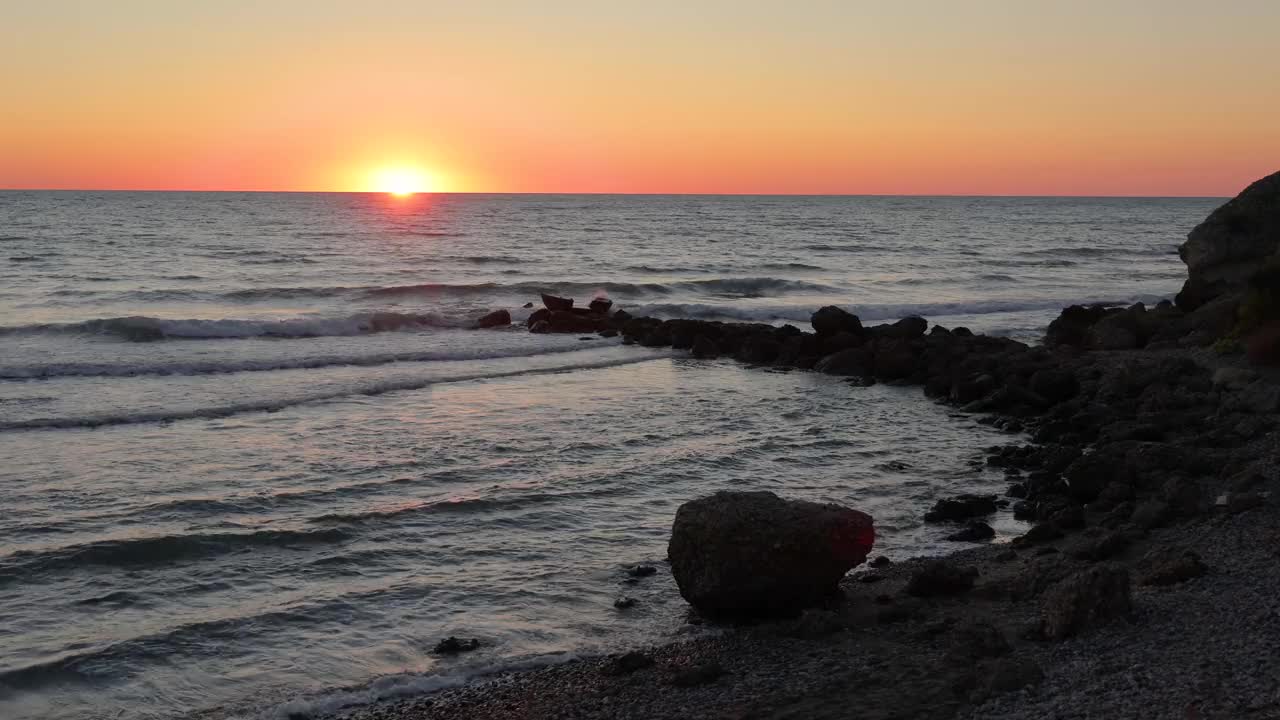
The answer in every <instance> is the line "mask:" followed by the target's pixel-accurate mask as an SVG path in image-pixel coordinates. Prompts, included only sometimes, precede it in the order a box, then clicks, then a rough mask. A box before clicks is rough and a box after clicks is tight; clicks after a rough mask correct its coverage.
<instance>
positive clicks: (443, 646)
mask: <svg viewBox="0 0 1280 720" xmlns="http://www.w3.org/2000/svg"><path fill="white" fill-rule="evenodd" d="M479 647H480V641H479V640H477V639H475V638H471V639H470V640H462V639H460V638H456V637H454V636H452V635H450V636H449V637H447V638H445V639H444V640H441V641H440V642H438V643H436V647H435V650H434V652H435V654H437V655H457V654H458V653H463V652H470V651H472V650H475V649H477V648H479Z"/></svg>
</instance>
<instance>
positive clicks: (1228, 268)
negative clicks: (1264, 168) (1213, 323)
mask: <svg viewBox="0 0 1280 720" xmlns="http://www.w3.org/2000/svg"><path fill="white" fill-rule="evenodd" d="M1277 249H1280V173H1275V174H1273V175H1269V176H1267V177H1265V178H1263V179H1261V180H1259V181H1257V182H1255V183H1254V184H1252V185H1250V186H1249V187H1247V188H1245V190H1244V192H1242V193H1240V194H1239V195H1237V196H1236V197H1235V198H1234V199H1232V200H1231V201H1229V202H1227V204H1225V205H1223V206H1222V207H1220V208H1218V209H1217V210H1214V211H1213V212H1212V213H1211V214H1210V215H1209V217H1208V218H1207V219H1205V221H1204V222H1202V223H1200V224H1199V225H1197V226H1196V228H1195V229H1194V230H1192V231H1191V234H1190V235H1188V236H1187V241H1186V242H1185V243H1183V244H1182V246H1181V247H1179V248H1178V255H1179V256H1181V257H1182V261H1183V262H1184V263H1186V264H1187V281H1186V283H1185V284H1183V286H1182V292H1180V293H1178V298H1177V301H1178V307H1180V308H1182V309H1184V310H1187V311H1191V310H1195V309H1196V308H1198V307H1200V306H1201V305H1203V304H1205V303H1207V302H1209V301H1210V300H1213V299H1214V298H1216V297H1219V296H1221V295H1229V294H1237V293H1239V292H1242V291H1243V290H1244V288H1245V284H1246V283H1247V282H1248V280H1249V278H1250V276H1252V275H1253V273H1254V272H1255V271H1257V269H1258V268H1259V267H1260V266H1262V265H1263V264H1264V263H1265V262H1266V261H1267V260H1268V259H1270V258H1273V257H1275V256H1276V252H1277Z"/></svg>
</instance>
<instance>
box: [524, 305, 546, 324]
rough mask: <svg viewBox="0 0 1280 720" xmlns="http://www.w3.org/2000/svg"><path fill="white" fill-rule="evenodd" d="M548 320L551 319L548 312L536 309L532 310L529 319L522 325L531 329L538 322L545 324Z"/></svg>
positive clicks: (544, 309)
mask: <svg viewBox="0 0 1280 720" xmlns="http://www.w3.org/2000/svg"><path fill="white" fill-rule="evenodd" d="M550 319H551V311H550V310H548V309H546V308H538V309H537V310H534V311H533V312H531V313H529V319H527V320H525V322H524V324H525V325H526V326H528V327H530V328H532V327H533V326H534V325H537V324H538V323H540V322H546V321H548V320H550Z"/></svg>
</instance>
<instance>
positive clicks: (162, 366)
mask: <svg viewBox="0 0 1280 720" xmlns="http://www.w3.org/2000/svg"><path fill="white" fill-rule="evenodd" d="M584 347H590V346H589V345H584V344H583V343H581V342H575V343H573V344H571V345H562V346H559V347H547V346H545V345H536V346H531V347H507V348H502V349H491V348H478V349H475V350H469V349H468V350H424V351H406V352H390V353H376V354H372V355H320V356H310V357H287V358H272V359H266V360H235V359H221V360H206V361H191V360H185V361H177V362H156V363H139V362H134V361H130V362H128V363H126V364H119V363H65V364H56V363H41V364H38V365H8V366H6V365H0V380H34V379H45V378H59V377H140V376H146V375H227V374H231V373H241V372H273V371H277V370H315V369H318V368H328V367H342V366H348V367H376V366H378V365H390V364H392V363H409V362H457V361H463V360H470V361H476V360H501V359H505V358H519V357H533V356H536V355H556V354H560V353H571V352H578V351H580V350H582V349H583V348H584ZM53 399H54V398H52V397H49V398H22V401H23V402H24V403H28V404H30V403H31V402H32V401H33V400H38V401H42V402H50V401H52V400H53ZM4 402H12V400H6V399H4V398H0V403H4Z"/></svg>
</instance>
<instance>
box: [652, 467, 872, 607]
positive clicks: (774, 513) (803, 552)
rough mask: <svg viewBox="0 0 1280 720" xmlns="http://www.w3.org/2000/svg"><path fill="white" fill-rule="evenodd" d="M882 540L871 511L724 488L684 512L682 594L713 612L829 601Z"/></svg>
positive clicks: (676, 570) (673, 546) (679, 564)
mask: <svg viewBox="0 0 1280 720" xmlns="http://www.w3.org/2000/svg"><path fill="white" fill-rule="evenodd" d="M874 540H875V531H874V529H873V527H872V520H871V517H870V516H868V515H866V514H865V513H861V512H858V511H856V510H851V509H849V508H844V507H840V506H838V505H824V504H818V503H811V502H803V501H793V500H783V499H782V498H779V497H778V496H777V495H774V494H773V493H770V492H718V493H716V494H715V495H711V496H709V497H704V498H699V499H697V500H693V501H690V502H687V503H685V504H684V505H681V506H680V509H679V510H677V511H676V518H675V523H674V525H673V527H672V530H671V542H670V545H669V546H668V555H669V557H670V558H671V571H672V574H673V575H674V576H675V579H676V584H677V585H678V586H679V587H680V594H681V595H682V596H683V597H684V598H685V599H686V600H688V601H689V603H690V604H692V605H693V606H694V607H695V608H697V609H698V610H699V611H700V612H702V613H704V614H708V615H730V616H735V615H736V616H769V615H778V614H786V613H790V612H795V611H798V610H800V609H802V608H805V607H812V606H815V605H818V604H821V603H822V602H823V601H825V600H827V599H828V598H830V597H832V596H834V595H836V594H838V592H839V582H840V579H841V578H842V577H844V574H845V573H846V572H848V571H849V569H850V568H853V567H855V566H857V565H859V564H861V563H862V562H863V560H865V559H866V556H867V553H869V552H870V550H871V546H872V544H873V543H874Z"/></svg>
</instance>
